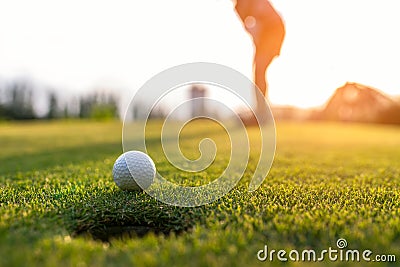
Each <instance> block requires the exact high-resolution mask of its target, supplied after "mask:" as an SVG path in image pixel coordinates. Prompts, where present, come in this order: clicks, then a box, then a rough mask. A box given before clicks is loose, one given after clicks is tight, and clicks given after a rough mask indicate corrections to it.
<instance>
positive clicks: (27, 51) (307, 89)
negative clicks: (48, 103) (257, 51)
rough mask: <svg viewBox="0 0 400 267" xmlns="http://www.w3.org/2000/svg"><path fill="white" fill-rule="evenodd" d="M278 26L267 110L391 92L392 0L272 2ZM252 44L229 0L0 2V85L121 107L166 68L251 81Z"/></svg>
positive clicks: (396, 56) (398, 91)
mask: <svg viewBox="0 0 400 267" xmlns="http://www.w3.org/2000/svg"><path fill="white" fill-rule="evenodd" d="M271 2H272V3H273V4H274V6H275V7H276V9H277V10H278V11H279V12H280V13H281V14H282V16H283V18H284V20H285V23H286V31H287V33H286V39H285V42H284V45H283V48H282V51H281V56H280V57H279V58H277V59H276V60H275V61H274V62H273V63H272V65H271V67H270V69H269V72H268V75H269V84H270V99H271V102H272V103H274V104H290V105H296V106H300V107H310V106H318V105H321V104H323V103H324V102H325V101H326V100H327V99H328V98H329V96H330V95H331V94H332V93H333V91H334V90H335V89H336V88H337V87H339V86H341V85H342V84H344V83H345V82H346V81H353V82H359V83H363V84H366V85H370V86H372V87H375V88H378V89H380V90H382V91H384V92H386V93H388V94H391V95H400V73H399V70H400V49H399V47H400V35H399V31H398V26H399V25H400V16H399V15H398V11H399V6H400V4H399V1H398V0H380V1H378V0H302V1H299V0H274V1H271ZM252 55H253V47H252V42H251V39H250V37H249V35H248V34H247V33H246V32H245V31H244V29H243V26H242V25H241V22H240V21H239V19H238V17H237V16H236V14H235V12H234V8H233V3H232V1H229V0H168V1H166V0H146V1H144V0H133V1H132V0H130V1H129V0H126V1H120V0H118V1H111V0H108V1H104V0H101V1H99V0H90V1H89V0H85V1H77V0H73V1H71V0H70V1H52V0H37V1H21V0H14V1H2V2H0V79H12V78H15V77H25V76H27V77H30V78H32V79H33V80H34V81H38V82H43V83H44V84H46V85H49V86H52V87H54V88H59V93H60V95H74V94H79V93H82V92H86V91H90V90H93V89H94V88H98V87H108V88H110V89H112V90H116V92H118V94H122V95H123V96H124V97H123V99H124V101H125V102H123V105H126V104H127V102H129V98H130V97H132V96H133V94H134V92H135V90H137V89H138V88H139V87H140V86H141V85H142V84H143V83H144V82H146V81H147V80H148V79H150V78H151V77H152V76H153V75H155V74H157V73H159V72H160V71H163V70H165V69H166V68H169V67H172V66H175V65H178V64H184V63H189V62H194V61H207V62H215V63H220V64H224V65H227V66H229V67H232V68H234V69H236V70H238V71H240V72H242V73H243V74H245V75H246V76H248V77H249V78H251V77H252V74H251V72H252Z"/></svg>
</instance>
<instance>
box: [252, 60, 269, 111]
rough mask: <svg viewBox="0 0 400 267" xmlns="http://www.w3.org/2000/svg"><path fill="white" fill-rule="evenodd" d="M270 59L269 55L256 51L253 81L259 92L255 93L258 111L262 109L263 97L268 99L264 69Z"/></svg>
mask: <svg viewBox="0 0 400 267" xmlns="http://www.w3.org/2000/svg"><path fill="white" fill-rule="evenodd" d="M271 61H272V58H271V57H270V56H269V55H261V54H258V53H256V54H255V58H254V82H255V83H256V85H257V87H258V89H259V90H260V92H261V94H259V93H256V101H257V110H259V111H260V110H264V107H265V97H266V98H267V99H268V81H267V78H266V71H267V68H268V66H269V64H270V63H271ZM256 90H257V88H256Z"/></svg>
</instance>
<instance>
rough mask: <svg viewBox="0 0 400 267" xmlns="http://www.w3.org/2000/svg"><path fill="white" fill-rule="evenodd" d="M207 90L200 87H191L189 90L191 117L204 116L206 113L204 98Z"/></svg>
mask: <svg viewBox="0 0 400 267" xmlns="http://www.w3.org/2000/svg"><path fill="white" fill-rule="evenodd" d="M206 94H207V89H206V88H205V87H203V86H201V85H193V86H192V87H191V88H190V98H191V99H193V100H194V101H192V117H198V116H204V115H205V113H206V107H205V101H204V97H205V96H206Z"/></svg>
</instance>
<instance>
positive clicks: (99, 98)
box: [79, 93, 118, 120]
mask: <svg viewBox="0 0 400 267" xmlns="http://www.w3.org/2000/svg"><path fill="white" fill-rule="evenodd" d="M79 117H80V118H92V119H97V120H107V119H114V118H117V117H118V103H117V99H116V97H115V96H114V95H112V94H105V93H94V94H92V95H89V96H86V97H81V98H80V100H79Z"/></svg>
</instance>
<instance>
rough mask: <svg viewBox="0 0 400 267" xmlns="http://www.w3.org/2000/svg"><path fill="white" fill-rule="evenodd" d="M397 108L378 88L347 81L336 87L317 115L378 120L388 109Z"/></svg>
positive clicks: (330, 118)
mask: <svg viewBox="0 0 400 267" xmlns="http://www.w3.org/2000/svg"><path fill="white" fill-rule="evenodd" d="M397 108H400V106H399V104H398V103H397V102H396V101H395V100H394V99H392V98H391V97H389V96H387V95H385V94H383V93H381V92H379V91H378V90H376V89H373V88H371V87H368V86H365V85H362V84H358V83H352V82H347V83H346V84H345V85H343V86H342V87H340V88H338V89H336V91H335V93H334V94H333V96H332V97H331V98H330V99H329V101H328V102H327V104H326V105H325V108H324V109H323V110H322V112H321V113H320V114H319V116H320V118H321V119H328V120H338V121H353V122H380V121H382V120H383V119H385V118H384V117H386V115H384V114H386V113H387V112H388V110H392V109H397Z"/></svg>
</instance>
